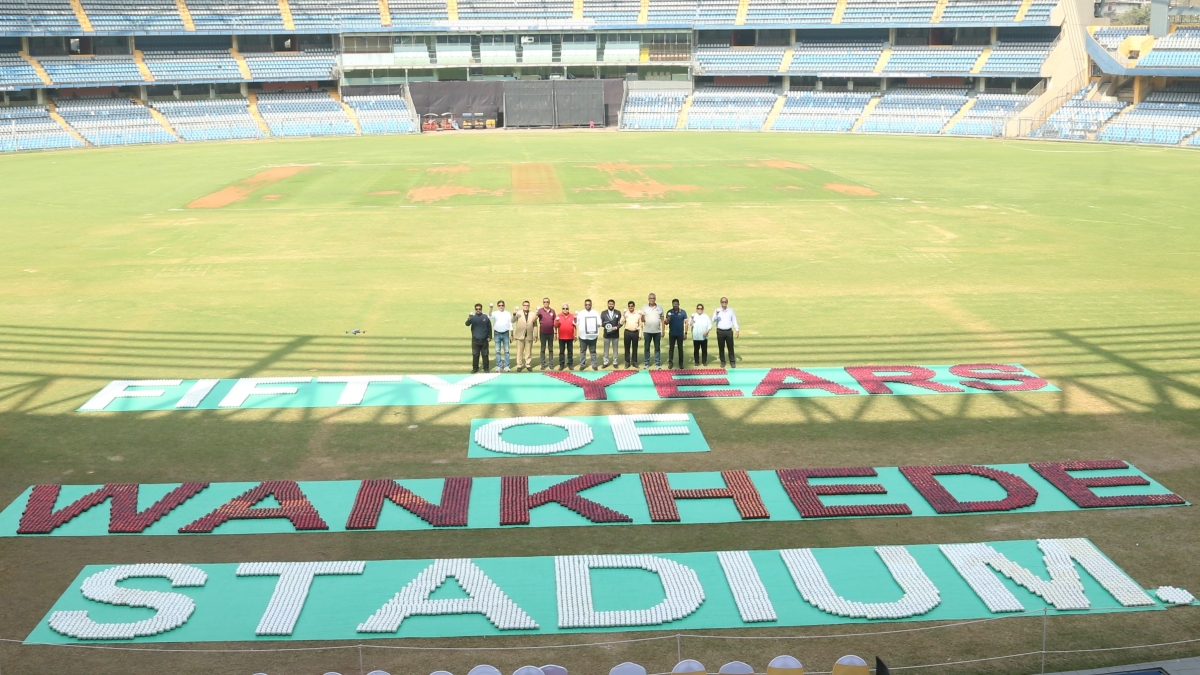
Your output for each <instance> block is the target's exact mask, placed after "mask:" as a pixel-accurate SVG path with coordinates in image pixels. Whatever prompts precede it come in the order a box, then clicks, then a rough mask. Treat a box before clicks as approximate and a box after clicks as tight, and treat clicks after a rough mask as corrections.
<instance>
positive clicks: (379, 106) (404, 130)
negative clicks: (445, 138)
mask: <svg viewBox="0 0 1200 675" xmlns="http://www.w3.org/2000/svg"><path fill="white" fill-rule="evenodd" d="M343 100H344V101H345V102H346V105H348V106H350V107H351V108H354V114H355V115H356V116H357V117H358V124H359V126H360V127H361V128H362V132H363V134H364V135H368V136H370V135H374V134H410V133H413V132H415V131H417V125H416V123H415V122H414V121H413V113H412V111H411V110H410V109H409V107H408V102H407V101H405V100H404V97H403V96H397V95H391V94H389V95H375V96H346V97H344V98H343Z"/></svg>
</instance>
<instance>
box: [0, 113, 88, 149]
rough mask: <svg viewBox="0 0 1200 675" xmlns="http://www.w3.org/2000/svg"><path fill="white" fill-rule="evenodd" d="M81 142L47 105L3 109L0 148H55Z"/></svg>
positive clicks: (0, 118) (75, 144)
mask: <svg viewBox="0 0 1200 675" xmlns="http://www.w3.org/2000/svg"><path fill="white" fill-rule="evenodd" d="M81 145H83V143H81V142H79V140H78V139H76V138H75V137H74V136H72V135H71V134H70V133H69V132H68V131H67V130H66V129H63V128H62V127H61V126H60V125H59V124H58V122H55V121H54V120H53V119H52V118H51V117H50V111H49V110H48V109H47V108H46V107H45V106H19V107H14V108H0V151H3V152H13V151H17V150H54V149H58V148H74V147H78V146H81Z"/></svg>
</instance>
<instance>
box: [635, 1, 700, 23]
mask: <svg viewBox="0 0 1200 675" xmlns="http://www.w3.org/2000/svg"><path fill="white" fill-rule="evenodd" d="M695 19H696V0H650V5H649V7H648V8H647V13H646V23H651V24H654V23H666V24H690V23H692V22H693V21H695Z"/></svg>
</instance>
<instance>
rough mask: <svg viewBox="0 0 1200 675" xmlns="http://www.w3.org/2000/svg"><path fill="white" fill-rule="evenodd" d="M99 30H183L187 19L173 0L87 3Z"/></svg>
mask: <svg viewBox="0 0 1200 675" xmlns="http://www.w3.org/2000/svg"><path fill="white" fill-rule="evenodd" d="M82 4H83V8H84V10H85V11H86V12H87V15H88V18H89V19H91V22H92V28H94V29H95V30H97V31H111V32H114V33H116V32H122V33H154V32H160V31H162V32H165V31H182V30H183V19H182V17H180V15H179V10H178V9H176V7H175V2H174V1H173V0H83V2H82Z"/></svg>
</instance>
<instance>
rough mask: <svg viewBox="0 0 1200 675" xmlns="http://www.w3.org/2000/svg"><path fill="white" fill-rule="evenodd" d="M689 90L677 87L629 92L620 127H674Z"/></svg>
mask: <svg viewBox="0 0 1200 675" xmlns="http://www.w3.org/2000/svg"><path fill="white" fill-rule="evenodd" d="M689 93H690V92H688V91H686V90H679V89H669V90H662V91H654V90H651V91H646V90H641V91H637V92H633V91H631V92H629V96H628V97H626V99H625V108H624V111H623V112H622V113H621V129H625V130H631V131H645V130H663V129H674V128H675V125H676V124H677V123H678V121H679V112H680V111H681V110H682V109H683V104H684V102H685V101H687V97H688V94H689Z"/></svg>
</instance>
